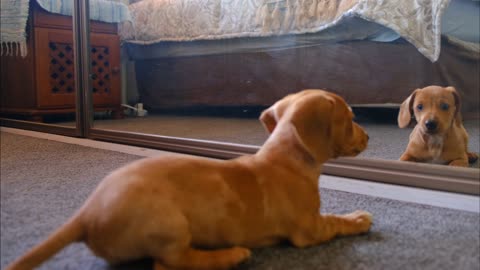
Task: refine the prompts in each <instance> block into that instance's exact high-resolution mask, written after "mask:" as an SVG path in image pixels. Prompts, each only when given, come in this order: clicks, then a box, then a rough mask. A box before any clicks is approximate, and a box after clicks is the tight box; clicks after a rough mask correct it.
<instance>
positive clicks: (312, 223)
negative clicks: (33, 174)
mask: <svg viewBox="0 0 480 270" xmlns="http://www.w3.org/2000/svg"><path fill="white" fill-rule="evenodd" d="M352 117H353V114H352V112H351V110H350V108H349V107H348V105H347V104H346V103H345V101H344V100H343V99H342V98H341V97H339V96H337V95H334V94H331V93H328V92H326V91H322V90H304V91H302V92H299V93H296V94H292V95H289V96H287V97H285V98H283V99H282V100H280V101H278V102H277V103H275V104H274V105H273V106H272V107H270V108H268V109H267V110H265V111H264V112H263V113H262V115H261V117H260V120H261V121H262V122H263V124H264V126H265V128H266V129H267V130H268V131H269V132H270V133H271V135H270V137H269V138H268V140H267V141H266V142H265V144H264V145H263V146H262V147H261V149H260V150H259V151H258V152H257V153H256V154H255V155H251V156H243V157H239V158H237V159H233V160H227V161H225V160H212V159H206V158H201V157H189V156H182V155H168V156H161V157H156V158H147V159H143V160H140V161H137V162H134V163H132V164H130V165H127V166H125V167H123V168H120V169H118V170H116V171H114V172H113V173H111V174H110V175H108V176H107V177H106V178H105V179H104V180H103V181H102V182H101V183H100V184H99V186H98V187H97V189H96V190H95V191H94V192H93V194H92V195H91V196H90V198H89V199H88V200H87V201H86V203H85V204H84V206H83V207H81V208H80V210H78V212H77V213H76V214H75V215H74V216H73V217H72V218H71V219H70V220H69V221H67V222H66V223H65V224H64V225H62V226H61V227H60V228H59V229H58V230H57V231H55V232H54V233H53V234H52V235H51V236H50V237H48V238H47V239H46V240H45V241H44V242H42V243H41V244H39V245H38V246H36V247H34V248H33V249H32V250H30V251H29V252H28V253H27V254H26V255H24V256H23V257H21V258H20V259H18V260H16V261H15V262H14V263H13V264H11V265H10V266H9V267H7V269H9V270H19V269H22V270H25V269H32V268H34V267H36V266H38V265H39V264H41V263H42V262H43V261H45V260H46V259H48V258H49V257H51V256H52V255H54V254H55V253H57V252H58V251H59V250H61V249H62V248H63V247H65V246H66V245H68V244H70V243H72V242H75V241H83V242H85V243H86V245H87V246H88V247H89V248H90V249H91V250H92V251H93V252H94V253H95V254H96V255H98V256H100V257H102V258H104V259H105V260H107V261H108V262H110V263H113V264H114V263H120V262H124V261H129V260H134V259H139V258H144V257H151V258H153V259H154V267H155V269H157V270H160V269H228V268H231V267H233V266H235V265H237V264H239V263H240V262H242V261H244V260H246V259H248V258H249V257H250V250H249V249H248V248H253V247H261V246H266V245H272V244H275V243H277V242H279V241H283V240H289V241H290V242H291V243H292V244H293V245H295V246H297V247H307V246H311V245H316V244H320V243H322V242H326V241H329V240H331V239H332V238H334V237H335V236H339V235H356V234H360V233H364V232H367V231H368V230H369V228H370V225H371V222H372V216H371V215H370V214H369V213H368V212H365V211H355V212H353V213H350V214H346V215H334V214H323V215H322V214H320V213H319V209H320V197H319V188H318V178H319V176H320V173H321V171H322V164H323V163H324V162H325V161H327V160H328V159H330V158H335V157H339V156H355V155H357V154H359V153H360V152H361V151H363V150H364V149H365V147H366V146H367V141H368V136H367V134H366V133H365V131H364V130H363V129H362V128H361V127H360V126H359V125H357V124H356V123H354V122H353V121H352ZM202 248H204V249H202Z"/></svg>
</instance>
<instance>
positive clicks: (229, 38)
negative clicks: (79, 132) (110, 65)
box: [120, 0, 480, 117]
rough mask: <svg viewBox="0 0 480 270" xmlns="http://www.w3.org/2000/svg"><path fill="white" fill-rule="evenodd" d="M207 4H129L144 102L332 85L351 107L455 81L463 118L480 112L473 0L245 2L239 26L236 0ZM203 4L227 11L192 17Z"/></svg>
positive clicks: (236, 98) (183, 102) (272, 95)
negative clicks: (422, 1) (422, 2)
mask: <svg viewBox="0 0 480 270" xmlns="http://www.w3.org/2000/svg"><path fill="white" fill-rule="evenodd" d="M211 2H212V1H208V0H203V1H188V0H183V1H180V0H178V1H158V0H143V1H138V2H136V3H134V4H131V5H130V6H129V8H130V12H131V13H132V17H133V19H134V20H133V21H134V23H133V24H128V25H127V24H124V25H123V27H121V31H120V33H121V35H122V37H123V40H124V42H125V44H124V45H125V47H126V48H127V53H128V56H129V58H130V59H131V60H133V61H135V71H136V79H137V88H138V91H139V99H140V102H143V103H144V104H145V106H146V107H147V108H148V109H153V110H156V109H159V110H163V109H172V108H176V109H178V108H190V107H199V106H210V107H215V106H220V107H244V106H269V105H271V104H272V103H273V102H275V101H276V100H278V99H280V98H281V97H283V96H284V95H286V94H288V93H292V92H295V91H297V90H299V89H304V88H322V89H327V90H330V91H333V92H335V93H337V94H340V95H342V96H343V97H345V99H346V100H347V102H349V103H350V104H354V105H372V104H375V105H378V104H380V105H385V104H388V105H390V106H391V105H392V104H394V105H396V104H399V103H401V102H402V101H403V100H404V99H405V98H406V97H407V96H408V95H409V93H411V92H412V90H413V89H415V88H418V87H423V86H425V85H431V84H437V85H452V86H454V87H456V88H457V90H458V92H459V93H460V94H461V96H462V98H463V100H464V102H463V107H462V110H463V113H464V115H465V116H466V117H470V116H476V115H477V114H478V108H479V107H478V100H479V85H480V84H479V78H478V74H479V72H480V65H479V61H480V53H479V46H478V27H477V28H475V26H473V27H470V28H468V27H465V25H467V24H469V25H471V24H472V23H471V22H470V21H469V20H471V17H472V16H473V17H475V16H476V19H477V20H478V14H477V15H475V12H476V11H478V7H479V4H478V3H476V2H472V1H455V2H452V3H451V4H450V6H449V7H448V9H447V8H446V7H447V5H448V4H449V1H444V0H436V1H435V0H431V1H426V2H428V4H429V5H430V6H431V8H430V9H425V10H422V9H421V8H420V9H418V10H421V11H422V12H423V13H422V12H417V11H416V9H413V7H412V6H409V4H408V3H410V2H411V3H413V2H414V1H405V3H404V4H402V6H401V7H398V8H396V9H395V10H394V11H391V10H390V9H389V6H388V3H387V4H385V3H386V2H389V1H373V0H369V1H364V2H362V3H363V4H362V3H360V2H357V1H353V0H352V1H341V0H339V1H337V2H336V3H337V6H336V7H335V8H334V11H332V10H326V11H321V8H324V9H328V8H331V7H326V6H322V3H323V2H326V1H317V0H310V1H296V2H295V3H297V4H298V5H297V4H296V5H297V6H292V2H291V1H248V4H246V6H250V9H251V10H247V11H241V12H237V13H239V14H240V15H241V16H240V15H238V16H240V17H239V18H240V19H238V18H236V17H235V18H234V19H236V20H237V21H236V22H238V21H241V20H245V21H247V22H246V23H245V24H244V25H240V26H235V27H237V28H238V29H233V28H232V27H230V26H228V25H227V27H225V22H224V21H223V19H224V17H228V16H233V15H231V14H230V13H229V11H228V10H227V9H226V8H227V7H235V3H237V2H238V1H232V0H228V1H226V0H224V1H214V2H215V3H221V4H220V6H215V5H214V4H211ZM332 2H333V1H332ZM186 4H192V5H193V6H188V5H187V6H186ZM209 4H211V5H212V6H209ZM384 4H385V5H386V6H382V5H384ZM390 4H391V3H390ZM180 5H183V6H181V7H179V6H180ZM195 5H197V6H195ZM300 5H303V6H300ZM369 5H370V6H369ZM202 8H210V9H208V10H213V11H212V14H214V15H215V14H222V15H224V16H223V17H221V18H220V19H218V20H217V21H215V19H211V18H210V19H209V16H213V15H211V14H207V13H208V12H207V13H205V14H203V15H198V14H202V12H201V11H202ZM216 8H218V10H216ZM247 9H248V8H247ZM252 10H253V11H252ZM292 10H293V11H295V12H296V13H295V12H293V11H292ZM301 10H304V11H305V12H304V13H303V14H302V12H301ZM312 10H313V11H314V12H312ZM412 10H413V11H414V12H413V13H408V16H407V15H405V16H404V17H402V18H399V16H395V14H394V13H395V12H396V13H397V15H398V14H402V12H408V11H412ZM198 11H200V12H198ZM249 11H250V13H248V12H249ZM322 12H323V13H322ZM382 12H383V13H384V14H386V17H388V18H383V17H381V16H380V15H379V14H383V13H382ZM429 12H430V13H429ZM419 13H422V14H419ZM443 13H445V16H444V18H443V21H442V20H441V17H442V14H443ZM459 13H460V14H463V17H461V18H462V19H459V16H458V14H459ZM292 14H294V15H292ZM325 14H327V15H325ZM328 14H333V15H331V16H329V15H328ZM449 14H450V15H449ZM227 15H228V16H227ZM182 16H183V17H182ZM202 16H203V17H202ZM235 16H237V15H235ZM249 16H250V17H249ZM262 16H263V17H262ZM289 16H290V17H289ZM291 16H293V19H291ZM295 16H296V17H295ZM158 17H160V19H159V18H158ZM204 17H206V19H205V18H204ZM400 17H401V16H400ZM450 17H451V18H452V19H449V18H450ZM153 18H157V19H155V20H153ZM182 18H183V19H185V21H184V22H181V23H180V22H179V21H177V20H180V19H182ZM289 18H290V19H289ZM302 18H307V19H305V20H303V21H302ZM426 18H429V19H426ZM232 20H233V19H232ZM196 21H197V22H198V21H199V22H200V23H201V25H200V26H198V25H193V23H194V22H196ZM212 21H214V22H215V23H212ZM275 22H276V24H275ZM292 22H294V23H293V24H294V25H293V26H292ZM169 24H172V25H174V26H178V27H173V28H169V27H168V25H169ZM409 24H412V25H413V26H412V25H409ZM459 24H460V25H459ZM462 24H463V25H462ZM405 25H407V26H405ZM160 26H162V27H160ZM441 26H443V30H442V31H440V28H441ZM172 29H177V30H178V31H174V30H172ZM232 29H233V30H232ZM239 29H240V30H241V31H239ZM412 29H413V30H412ZM195 30H196V31H195ZM235 31H236V32H235Z"/></svg>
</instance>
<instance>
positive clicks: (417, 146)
mask: <svg viewBox="0 0 480 270" xmlns="http://www.w3.org/2000/svg"><path fill="white" fill-rule="evenodd" d="M412 114H413V115H414V116H415V119H416V121H417V125H416V126H415V128H414V129H413V131H412V133H411V134H410V141H409V143H408V146H407V149H406V150H405V152H404V153H403V154H402V156H401V157H400V160H403V161H415V162H428V163H437V164H448V165H452V166H462V167H468V163H469V162H471V163H473V162H475V161H476V160H477V158H478V156H477V155H476V154H475V153H469V152H468V151H467V147H468V134H467V131H466V130H465V128H464V127H463V123H462V118H461V114H460V97H459V95H458V93H457V91H456V90H455V88H453V87H446V88H443V87H440V86H428V87H425V88H422V89H417V90H415V91H414V92H413V93H412V94H411V95H410V96H409V97H408V98H407V99H406V100H405V101H404V102H403V103H402V105H401V106H400V112H399V114H398V126H399V127H400V128H404V127H406V126H408V125H409V123H410V121H411V119H412Z"/></svg>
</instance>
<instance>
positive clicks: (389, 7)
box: [120, 0, 450, 61]
mask: <svg viewBox="0 0 480 270" xmlns="http://www.w3.org/2000/svg"><path fill="white" fill-rule="evenodd" d="M449 1H450V0H143V1H139V2H137V3H134V4H131V5H130V6H129V8H130V11H131V14H132V17H133V20H134V23H133V24H130V23H127V24H124V25H123V26H122V27H121V30H120V33H121V36H122V38H123V40H125V41H127V42H132V43H140V44H152V43H157V42H161V41H192V40H211V39H225V38H234V37H265V36H274V35H284V34H302V33H314V32H318V31H321V30H323V29H326V28H328V27H331V26H333V25H335V24H337V23H339V22H340V21H341V19H342V18H344V17H345V16H358V17H361V18H363V19H366V20H369V21H373V22H376V23H379V24H381V25H384V26H387V27H389V28H391V29H393V30H394V31H396V32H397V33H398V34H399V35H401V36H402V37H404V38H405V39H406V40H408V41H409V42H410V43H412V44H413V45H414V46H415V47H416V48H417V49H418V50H419V51H420V52H421V53H422V54H423V55H425V56H426V57H428V58H429V59H430V60H431V61H436V60H437V59H438V56H439V54H440V35H441V29H440V26H441V15H442V12H443V11H444V9H445V8H446V7H447V5H448V3H449Z"/></svg>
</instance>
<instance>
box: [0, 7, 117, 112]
mask: <svg viewBox="0 0 480 270" xmlns="http://www.w3.org/2000/svg"><path fill="white" fill-rule="evenodd" d="M31 2H32V4H31V8H30V16H29V21H28V25H27V46H28V54H27V56H26V57H25V58H21V57H20V56H2V57H1V68H2V69H1V88H2V91H1V103H0V112H1V114H2V115H8V116H17V117H22V118H25V119H28V120H33V121H43V117H44V116H45V115H52V114H66V113H70V114H71V113H73V112H75V78H74V74H75V72H74V59H73V34H72V19H71V17H69V16H62V15H57V14H52V13H49V12H46V11H44V10H43V9H42V8H41V7H40V6H39V5H38V4H37V3H36V1H31ZM90 25H91V29H92V34H91V40H90V43H91V50H92V51H91V59H92V74H93V75H92V87H93V103H94V109H95V110H96V111H112V112H113V116H114V117H115V118H120V117H122V110H121V106H120V103H121V85H120V83H121V78H120V41H119V37H118V35H117V25H116V24H113V23H103V22H97V21H93V22H92V23H91V24H90Z"/></svg>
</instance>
